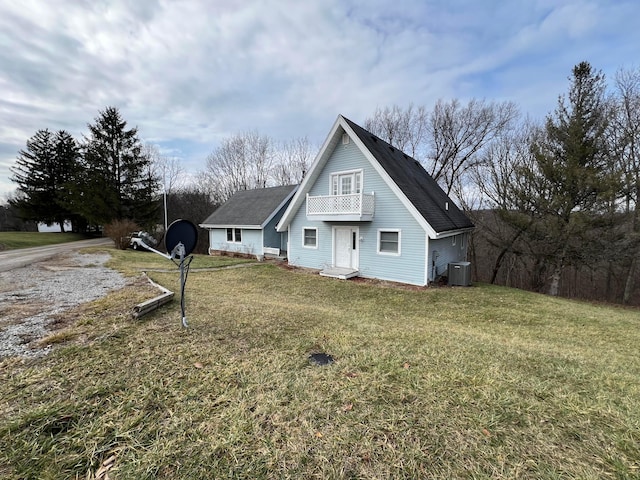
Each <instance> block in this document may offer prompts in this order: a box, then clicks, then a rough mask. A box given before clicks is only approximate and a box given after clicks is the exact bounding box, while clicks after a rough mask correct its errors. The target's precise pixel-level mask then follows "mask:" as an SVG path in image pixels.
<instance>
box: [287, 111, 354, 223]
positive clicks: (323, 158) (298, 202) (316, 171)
mask: <svg viewBox="0 0 640 480" xmlns="http://www.w3.org/2000/svg"><path fill="white" fill-rule="evenodd" d="M344 123H345V122H344V120H343V119H342V115H338V118H337V119H336V121H335V122H334V123H333V127H331V130H330V131H329V134H328V135H327V138H326V139H325V141H324V143H323V144H322V147H320V150H319V151H318V154H317V155H316V158H315V160H314V161H313V163H312V164H311V167H310V168H309V171H308V172H307V174H306V175H305V176H304V178H303V179H302V183H300V186H299V187H298V190H297V191H296V194H295V195H294V197H293V200H291V203H290V204H289V206H288V207H287V210H286V211H285V212H284V214H283V215H282V218H281V219H280V222H278V225H277V226H276V230H277V231H278V232H285V231H286V230H287V227H288V226H289V224H290V223H291V220H293V216H294V215H295V214H296V212H297V211H298V210H299V209H300V207H301V206H302V202H303V201H304V200H305V199H306V195H307V192H308V191H309V190H310V189H311V187H312V186H313V185H314V183H315V182H316V180H317V179H318V176H319V175H320V171H321V170H322V167H324V165H325V164H326V163H327V160H328V159H329V154H331V153H332V152H333V150H332V149H330V146H331V145H332V144H335V143H336V142H337V140H336V135H337V132H338V129H339V128H340V127H342V128H344Z"/></svg>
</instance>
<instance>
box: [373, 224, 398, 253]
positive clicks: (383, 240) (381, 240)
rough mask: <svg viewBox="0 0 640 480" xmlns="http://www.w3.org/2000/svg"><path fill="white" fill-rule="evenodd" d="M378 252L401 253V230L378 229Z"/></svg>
mask: <svg viewBox="0 0 640 480" xmlns="http://www.w3.org/2000/svg"><path fill="white" fill-rule="evenodd" d="M378 253H379V254H381V255H400V230H378Z"/></svg>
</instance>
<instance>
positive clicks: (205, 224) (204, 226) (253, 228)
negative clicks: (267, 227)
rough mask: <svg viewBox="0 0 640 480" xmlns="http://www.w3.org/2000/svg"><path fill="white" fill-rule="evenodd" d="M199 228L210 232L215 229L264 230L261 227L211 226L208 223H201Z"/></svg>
mask: <svg viewBox="0 0 640 480" xmlns="http://www.w3.org/2000/svg"><path fill="white" fill-rule="evenodd" d="M198 226H199V227H202V228H207V229H209V230H212V229H214V228H242V229H244V230H260V229H262V226H261V225H211V224H207V223H201V224H200V225H198Z"/></svg>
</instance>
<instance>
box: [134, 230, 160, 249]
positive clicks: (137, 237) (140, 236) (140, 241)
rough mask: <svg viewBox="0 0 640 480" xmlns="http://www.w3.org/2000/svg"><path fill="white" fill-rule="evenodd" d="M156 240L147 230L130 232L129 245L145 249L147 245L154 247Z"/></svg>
mask: <svg viewBox="0 0 640 480" xmlns="http://www.w3.org/2000/svg"><path fill="white" fill-rule="evenodd" d="M157 244H158V241H157V240H156V239H155V238H153V237H152V236H151V235H150V234H149V233H147V232H131V233H130V234H129V246H130V247H131V248H133V249H134V250H147V246H149V247H155V246H156V245H157Z"/></svg>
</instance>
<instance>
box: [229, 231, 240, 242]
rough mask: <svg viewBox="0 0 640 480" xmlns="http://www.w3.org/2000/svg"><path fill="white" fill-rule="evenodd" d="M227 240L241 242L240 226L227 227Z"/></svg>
mask: <svg viewBox="0 0 640 480" xmlns="http://www.w3.org/2000/svg"><path fill="white" fill-rule="evenodd" d="M227 242H229V243H240V242H242V229H240V228H227Z"/></svg>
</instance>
